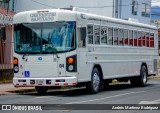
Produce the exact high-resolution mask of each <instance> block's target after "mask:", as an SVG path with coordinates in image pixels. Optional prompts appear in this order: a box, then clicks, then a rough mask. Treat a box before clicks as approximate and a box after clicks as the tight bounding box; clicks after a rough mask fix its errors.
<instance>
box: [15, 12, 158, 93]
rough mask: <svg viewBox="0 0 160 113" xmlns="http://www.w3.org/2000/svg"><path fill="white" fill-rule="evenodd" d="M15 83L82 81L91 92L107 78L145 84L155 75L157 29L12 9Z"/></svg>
mask: <svg viewBox="0 0 160 113" xmlns="http://www.w3.org/2000/svg"><path fill="white" fill-rule="evenodd" d="M13 23H14V52H13V53H14V54H13V55H14V60H13V63H14V77H13V84H14V86H15V87H35V89H36V91H37V92H38V93H40V94H45V93H46V92H47V91H48V89H49V88H50V87H54V88H56V87H61V86H78V87H79V86H86V89H87V90H88V91H90V92H91V93H92V94H96V93H98V92H99V91H101V90H103V89H104V88H105V87H107V86H108V85H109V83H110V82H112V80H113V79H116V80H118V81H124V82H127V81H130V83H131V84H132V85H134V86H146V84H147V81H148V79H147V77H148V76H150V75H156V74H157V59H158V31H157V28H156V27H154V26H151V25H147V24H142V23H138V22H135V21H127V20H121V19H115V18H110V17H105V16H100V15H95V14H90V13H87V12H80V11H77V10H67V9H43V10H31V11H25V12H20V13H17V14H16V15H15V16H14V19H13Z"/></svg>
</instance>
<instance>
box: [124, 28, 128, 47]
mask: <svg viewBox="0 0 160 113" xmlns="http://www.w3.org/2000/svg"><path fill="white" fill-rule="evenodd" d="M124 45H128V30H124Z"/></svg>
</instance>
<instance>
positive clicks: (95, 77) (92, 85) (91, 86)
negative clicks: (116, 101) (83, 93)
mask: <svg viewBox="0 0 160 113" xmlns="http://www.w3.org/2000/svg"><path fill="white" fill-rule="evenodd" d="M100 83H101V79H100V75H99V71H98V69H97V68H94V69H93V71H92V74H91V82H89V83H88V84H87V85H86V88H87V89H88V90H89V92H90V93H92V94H96V93H98V92H99V90H100Z"/></svg>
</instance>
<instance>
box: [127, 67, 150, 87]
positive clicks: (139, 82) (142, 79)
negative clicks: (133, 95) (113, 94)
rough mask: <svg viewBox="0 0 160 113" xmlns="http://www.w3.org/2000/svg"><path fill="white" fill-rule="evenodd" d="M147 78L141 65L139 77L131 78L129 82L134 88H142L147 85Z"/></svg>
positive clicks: (145, 69) (144, 68) (146, 71)
mask: <svg viewBox="0 0 160 113" xmlns="http://www.w3.org/2000/svg"><path fill="white" fill-rule="evenodd" d="M147 76H148V70H147V68H146V66H145V65H142V67H141V70H140V76H138V77H132V78H131V79H130V82H131V84H132V85H134V86H140V87H144V86H146V84H147V81H148V80H147Z"/></svg>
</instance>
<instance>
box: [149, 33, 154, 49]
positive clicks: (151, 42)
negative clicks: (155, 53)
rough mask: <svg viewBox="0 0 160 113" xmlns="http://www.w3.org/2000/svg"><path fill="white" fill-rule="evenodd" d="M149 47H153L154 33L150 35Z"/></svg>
mask: <svg viewBox="0 0 160 113" xmlns="http://www.w3.org/2000/svg"><path fill="white" fill-rule="evenodd" d="M149 38H150V47H154V33H150V37H149Z"/></svg>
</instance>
